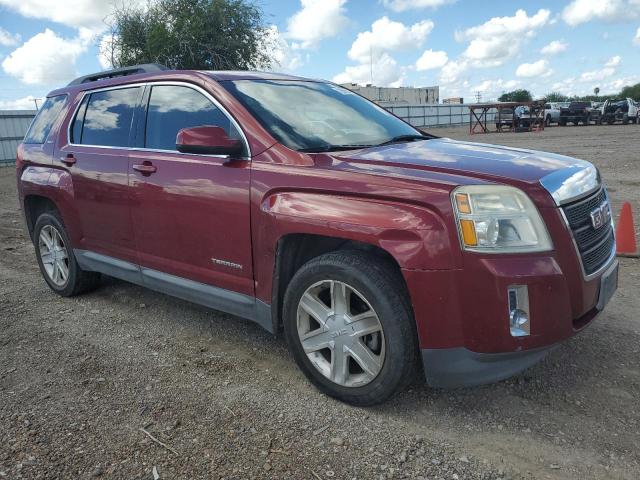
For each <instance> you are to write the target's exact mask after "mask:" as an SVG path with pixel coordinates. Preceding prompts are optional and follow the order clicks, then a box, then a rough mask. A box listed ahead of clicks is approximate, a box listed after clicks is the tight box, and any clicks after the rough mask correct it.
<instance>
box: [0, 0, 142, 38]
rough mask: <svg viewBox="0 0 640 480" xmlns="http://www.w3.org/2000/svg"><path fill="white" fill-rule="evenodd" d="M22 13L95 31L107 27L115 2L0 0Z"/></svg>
mask: <svg viewBox="0 0 640 480" xmlns="http://www.w3.org/2000/svg"><path fill="white" fill-rule="evenodd" d="M143 3H144V1H142V0H127V6H132V5H135V4H143ZM0 5H3V6H5V7H7V8H9V9H11V10H13V11H15V12H18V13H19V14H20V15H23V16H25V17H30V18H42V19H46V20H51V21H52V22H56V23H61V24H63V25H67V26H68V27H72V28H80V27H85V28H89V29H91V30H93V31H101V30H104V29H105V24H104V20H105V19H106V18H107V17H108V16H109V14H110V13H111V12H112V10H113V2H110V1H98V2H96V1H95V0H65V1H63V2H62V1H52V0H0Z"/></svg>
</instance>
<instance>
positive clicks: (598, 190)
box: [17, 65, 618, 405]
mask: <svg viewBox="0 0 640 480" xmlns="http://www.w3.org/2000/svg"><path fill="white" fill-rule="evenodd" d="M17 177H18V188H19V192H20V200H21V203H22V206H23V208H24V213H25V217H26V222H27V225H28V229H29V233H30V235H31V238H32V239H33V242H34V244H35V249H36V253H37V259H38V263H39V265H40V269H41V271H42V274H43V276H44V279H45V280H46V282H47V283H48V284H49V286H50V287H51V289H53V290H54V291H55V292H56V293H58V294H60V295H62V296H71V295H75V294H78V293H80V292H84V291H87V290H88V289H91V288H94V287H95V286H96V285H97V284H98V280H99V278H100V275H101V274H105V275H109V276H112V277H116V278H119V279H122V280H126V281H129V282H132V283H136V284H139V285H144V286H146V287H149V288H151V289H154V290H158V291H160V292H165V293H168V294H170V295H174V296H176V297H180V298H183V299H186V300H189V301H192V302H196V303H199V304H202V305H206V306H208V307H211V308H214V309H217V310H221V311H224V312H228V313H231V314H235V315H237V316H240V317H244V318H248V319H250V320H253V321H255V322H257V323H258V324H259V325H260V326H262V327H263V328H265V329H267V330H268V331H269V332H272V333H277V332H280V331H284V334H285V336H286V338H287V341H288V344H289V346H290V348H291V351H292V353H293V356H294V358H295V359H296V361H297V363H298V365H299V366H300V368H301V369H302V370H303V372H304V373H305V374H306V375H307V377H309V379H310V380H311V382H312V383H313V384H315V385H316V386H317V387H318V388H319V389H320V390H322V391H323V392H325V393H327V394H329V395H332V396H334V397H337V398H339V399H341V400H344V401H347V402H350V403H354V404H359V405H370V404H373V403H377V402H381V401H383V400H385V399H386V398H388V397H389V396H390V395H392V394H393V393H394V392H396V391H398V390H399V389H401V388H402V387H403V386H405V385H406V384H407V382H408V381H409V380H410V379H411V377H412V375H413V374H414V373H415V372H417V371H419V370H420V369H421V368H423V370H424V375H425V377H426V379H427V382H428V383H429V384H430V385H433V386H439V387H454V386H463V385H477V384H481V383H486V382H493V381H497V380H500V379H503V378H506V377H509V376H511V375H514V374H516V373H518V372H520V371H522V370H523V369H525V368H527V367H529V366H530V365H533V364H534V363H536V362H538V361H539V360H540V359H541V358H543V357H544V355H545V354H546V353H547V352H548V351H549V350H550V349H551V348H553V347H554V346H556V345H558V343H560V342H562V341H563V340H566V339H567V338H569V337H571V336H572V335H574V334H575V333H576V332H578V331H580V330H581V329H583V328H584V327H585V326H586V325H588V324H589V323H590V322H591V321H592V320H593V318H594V317H595V316H596V315H597V314H598V312H600V311H602V309H603V308H604V306H605V305H606V303H607V301H608V300H609V299H610V298H611V296H612V294H613V292H614V291H615V289H616V286H617V273H618V264H617V262H616V260H615V254H614V243H615V242H614V232H613V228H612V223H611V213H610V209H609V202H608V198H607V192H606V189H605V187H604V185H603V184H602V181H601V179H600V175H599V173H598V171H597V170H596V168H595V167H593V165H591V164H590V163H588V162H584V161H581V160H576V159H573V158H569V157H564V156H560V155H554V154H548V153H541V152H535V151H530V150H520V149H514V148H506V147H496V146H489V145H483V144H474V143H467V142H457V141H452V140H449V139H445V138H437V137H435V136H431V135H426V134H423V133H421V132H420V131H418V130H416V129H415V128H413V127H412V126H411V125H409V124H407V123H405V122H403V121H402V120H400V119H398V118H396V117H395V116H393V115H392V114H390V113H388V112H387V111H385V110H384V109H382V108H380V107H378V106H377V105H375V104H373V103H371V102H369V101H368V100H366V99H364V98H362V97H360V96H359V95H357V94H355V93H352V92H350V91H349V90H346V89H344V88H341V87H339V86H337V85H334V84H332V83H328V82H323V81H315V80H307V79H303V78H297V77H291V76H286V75H279V74H268V73H256V72H208V71H170V70H166V69H165V68H163V67H160V66H155V65H142V66H136V67H131V68H126V69H119V70H112V71H108V72H102V73H100V74H96V75H89V76H86V77H82V78H79V79H77V80H74V81H73V82H71V83H70V84H69V85H68V86H66V87H64V88H62V89H59V90H56V91H53V92H51V93H50V94H49V96H48V98H47V101H46V102H45V104H44V105H43V107H42V108H41V110H40V112H39V113H38V116H37V117H36V118H35V120H34V121H33V124H32V125H31V128H30V130H29V132H28V133H27V135H26V137H25V139H24V142H23V144H22V145H21V146H20V147H19V149H18V158H17Z"/></svg>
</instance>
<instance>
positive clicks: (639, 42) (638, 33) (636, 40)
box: [633, 27, 640, 45]
mask: <svg viewBox="0 0 640 480" xmlns="http://www.w3.org/2000/svg"><path fill="white" fill-rule="evenodd" d="M633 43H635V44H636V45H640V27H638V30H637V31H636V36H635V37H634V38H633Z"/></svg>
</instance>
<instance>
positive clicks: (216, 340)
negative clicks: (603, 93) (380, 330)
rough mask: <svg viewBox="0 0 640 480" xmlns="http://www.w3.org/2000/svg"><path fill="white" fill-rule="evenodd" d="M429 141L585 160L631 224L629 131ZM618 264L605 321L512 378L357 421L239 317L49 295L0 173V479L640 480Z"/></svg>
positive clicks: (104, 297) (635, 269)
mask: <svg viewBox="0 0 640 480" xmlns="http://www.w3.org/2000/svg"><path fill="white" fill-rule="evenodd" d="M434 132H435V133H436V134H438V135H444V136H450V137H453V138H459V139H464V140H474V141H481V142H488V143H500V144H505V145H513V146H523V147H527V148H535V149H541V150H550V151H553V152H558V153H563V154H569V155H573V156H576V157H580V158H584V159H587V160H591V161H593V162H594V163H595V164H596V165H598V167H600V169H601V171H602V173H603V176H604V178H605V180H606V182H607V184H608V185H609V191H610V193H611V196H612V197H613V205H614V210H615V212H616V215H617V213H618V212H619V209H620V204H621V202H622V201H623V200H630V201H631V202H632V203H633V207H634V210H635V212H636V214H638V213H639V212H640V208H639V207H640V189H639V188H638V187H639V186H640V169H639V165H638V162H639V161H640V160H639V158H638V146H639V144H640V142H639V141H638V139H639V138H640V126H637V125H627V126H621V125H618V126H603V127H595V126H593V127H566V128H559V127H556V128H551V129H548V130H546V131H545V132H543V133H520V134H490V135H477V136H474V137H470V136H469V135H468V133H467V130H465V129H447V130H443V129H439V130H435V131H434ZM637 220H640V218H637ZM621 264H622V270H621V279H620V280H621V282H620V283H621V285H620V289H619V290H618V293H617V294H616V296H615V298H614V299H613V300H612V303H611V304H610V305H609V307H608V309H607V311H606V312H605V313H604V314H603V315H601V316H600V317H599V319H598V320H597V321H596V322H595V323H594V325H592V326H591V327H590V328H588V329H587V330H586V331H585V332H584V333H582V334H581V335H579V336H577V337H576V338H574V339H572V340H570V341H569V342H567V343H566V344H564V345H563V346H562V347H561V348H559V349H557V350H556V351H554V352H553V353H552V354H550V355H549V356H548V357H547V359H546V360H545V361H544V362H542V363H541V364H539V365H537V366H536V367H534V368H532V369H530V370H529V371H527V372H525V373H524V374H522V375H520V376H518V377H516V378H514V379H512V380H509V381H505V382H501V383H499V384H496V385H490V386H485V387H479V388H472V389H462V390H455V391H444V390H434V389H430V388H428V387H426V386H424V385H422V384H416V385H414V386H412V388H411V389H410V390H408V391H406V392H404V393H402V394H401V395H399V396H398V397H396V398H395V399H394V400H392V401H390V402H388V403H386V404H385V405H382V406H379V407H376V408H372V409H358V408H352V407H349V406H346V405H343V404H340V403H338V402H336V401H334V400H331V399H329V398H326V397H324V396H322V395H320V394H319V393H317V392H316V391H315V390H314V389H313V388H312V387H311V386H310V385H309V383H308V382H307V381H306V379H305V378H304V377H303V376H302V374H301V373H299V372H298V370H297V368H296V367H295V366H294V364H293V362H292V360H291V359H290V357H289V354H288V353H287V350H286V347H285V344H284V341H283V340H282V339H274V338H273V337H271V336H270V335H269V334H267V333H265V332H263V331H262V330H260V329H259V327H257V326H255V325H253V324H251V323H249V322H246V321H244V320H240V319H237V318H233V317H231V316H229V315H225V314H220V313H217V312H212V311H207V310H205V309H203V308H200V307H198V306H194V305H191V304H188V303H185V302H182V301H180V300H175V299H172V298H169V297H166V296H162V295H159V294H156V293H153V292H150V291H147V290H144V289H142V288H139V287H136V286H133V285H129V284H126V283H123V282H120V281H116V280H112V279H107V280H105V281H104V284H103V286H102V288H100V289H99V290H97V291H96V292H94V293H91V294H89V295H85V296H82V297H77V298H74V299H61V298H58V297H57V296H55V295H54V294H53V293H52V292H51V291H50V290H49V289H48V288H47V286H46V284H45V282H44V281H43V280H42V279H41V277H40V273H39V271H38V268H37V265H36V261H35V257H34V251H33V247H32V245H31V244H30V243H29V241H28V239H27V236H26V234H25V231H24V228H23V223H22V218H21V215H20V213H19V211H18V207H17V200H16V191H15V178H14V170H13V168H1V169H0V478H11V479H14V478H34V479H35V478H41V479H44V478H51V479H53V478H56V479H57V478H74V479H75V478H118V479H153V478H154V471H155V473H156V474H157V476H158V477H159V478H161V479H178V478H181V479H200V478H212V479H218V478H226V479H232V478H237V479H244V478H295V479H301V478H305V479H316V480H318V479H329V478H339V479H343V478H344V479H349V478H358V479H377V478H429V479H436V478H441V479H464V478H478V479H492V478H514V479H515V478H527V479H532V478H551V479H567V478H569V479H571V478H575V479H584V478H621V479H622V478H624V479H637V478H640V448H639V446H640V401H639V398H640V318H639V317H638V312H640V295H638V293H637V292H638V291H639V287H640V261H638V260H633V259H622V260H621ZM143 429H144V430H145V431H146V432H148V433H149V434H150V435H151V436H153V437H154V438H155V439H157V440H158V442H155V441H154V440H152V439H151V438H150V436H149V435H147V434H146V433H145V431H143ZM159 442H162V443H164V444H165V445H166V446H163V445H161V444H160V443H159Z"/></svg>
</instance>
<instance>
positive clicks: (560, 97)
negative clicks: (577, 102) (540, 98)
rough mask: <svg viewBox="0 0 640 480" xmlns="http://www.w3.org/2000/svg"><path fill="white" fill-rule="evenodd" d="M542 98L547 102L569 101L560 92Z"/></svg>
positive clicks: (550, 93)
mask: <svg viewBox="0 0 640 480" xmlns="http://www.w3.org/2000/svg"><path fill="white" fill-rule="evenodd" d="M544 98H545V99H546V101H547V102H566V101H567V100H569V97H567V96H566V95H564V94H562V93H560V92H549V93H547V94H546V95H545V96H544Z"/></svg>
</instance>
